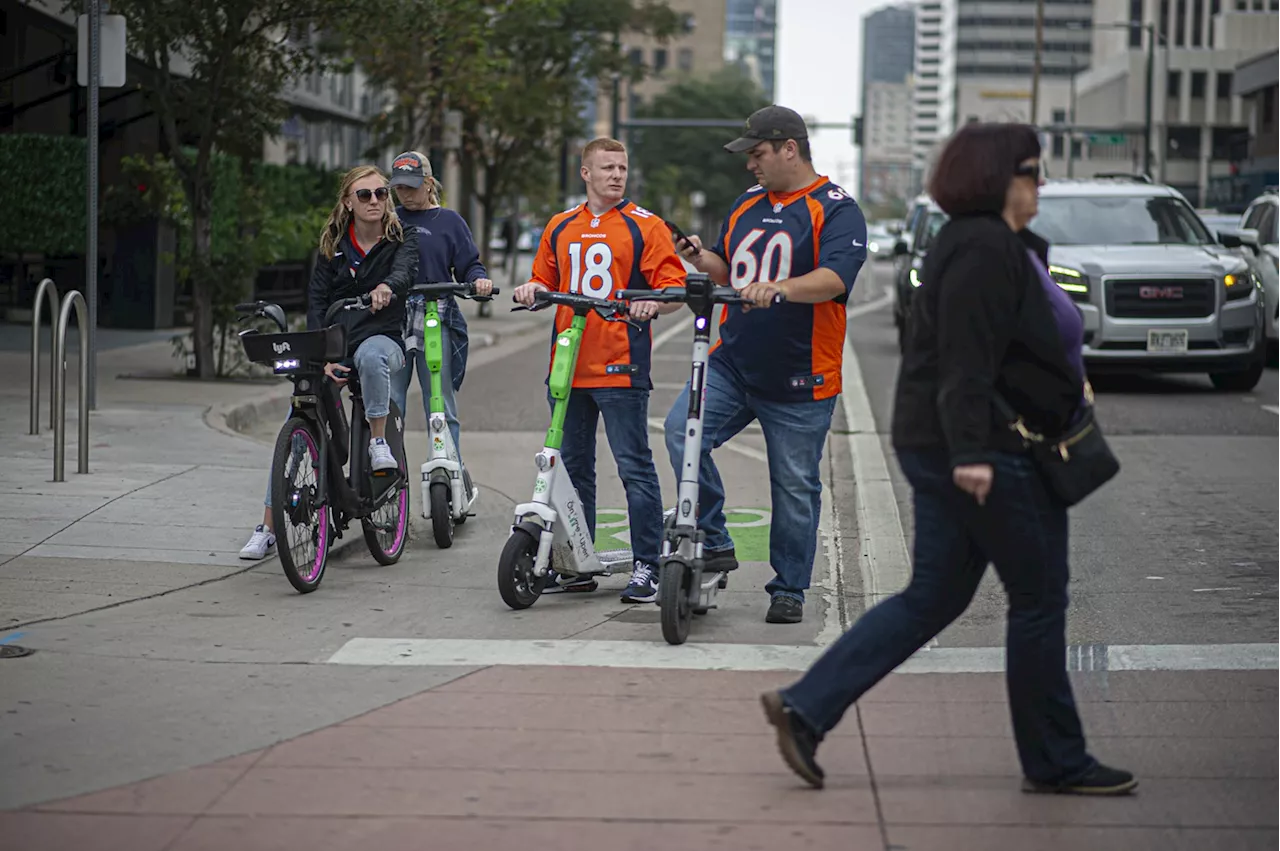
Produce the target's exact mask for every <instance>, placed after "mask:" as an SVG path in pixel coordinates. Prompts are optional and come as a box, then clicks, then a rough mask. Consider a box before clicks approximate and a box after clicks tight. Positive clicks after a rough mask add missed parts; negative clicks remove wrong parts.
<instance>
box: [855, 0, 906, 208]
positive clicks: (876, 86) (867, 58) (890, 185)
mask: <svg viewBox="0 0 1280 851" xmlns="http://www.w3.org/2000/svg"><path fill="white" fill-rule="evenodd" d="M915 32H916V31H915V13H914V11H912V8H911V7H910V6H905V5H904V6H889V7H886V8H884V9H880V10H878V11H875V12H872V13H871V14H870V15H867V16H866V17H864V18H863V19H862V160H861V170H860V174H859V181H858V199H859V201H861V202H862V203H864V204H868V205H883V204H886V203H888V202H890V201H891V200H893V199H899V200H903V201H905V200H906V199H908V198H909V197H910V195H911V192H912V172H911V121H912V100H911V75H912V72H913V70H914V67H915V66H914V62H915Z"/></svg>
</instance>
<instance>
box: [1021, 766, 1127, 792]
mask: <svg viewBox="0 0 1280 851" xmlns="http://www.w3.org/2000/svg"><path fill="white" fill-rule="evenodd" d="M1137 787H1138V779H1137V778H1136V777H1134V776H1133V775H1132V774H1130V773H1129V772H1127V771H1121V770H1120V769H1118V768H1107V767H1106V766H1105V765H1095V766H1094V767H1093V770H1092V771H1090V772H1089V773H1088V774H1086V775H1085V776H1084V777H1081V778H1080V779H1079V780H1073V781H1071V782H1070V783H1037V782H1036V781H1034V780H1028V779H1026V778H1023V780H1022V791H1023V792H1027V793H1029V794H1032V795H1128V794H1129V793H1130V792H1132V791H1133V790H1134V789H1136V788H1137Z"/></svg>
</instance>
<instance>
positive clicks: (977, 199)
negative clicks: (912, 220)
mask: <svg viewBox="0 0 1280 851" xmlns="http://www.w3.org/2000/svg"><path fill="white" fill-rule="evenodd" d="M1039 156H1040V138H1039V137H1038V136H1037V135H1036V131H1035V129H1034V128H1033V127H1031V125H1029V124H979V123H973V124H966V125H965V126H963V127H961V128H960V129H959V130H957V131H956V133H955V135H954V136H952V137H951V138H950V139H949V140H947V144H946V146H944V147H943V149H942V153H941V154H939V155H938V161H937V162H936V163H935V164H934V166H933V174H932V175H930V177H929V194H930V195H931V196H932V197H933V200H934V202H935V203H937V205H938V206H939V207H941V208H942V211H943V212H944V213H946V214H947V215H948V216H963V215H966V214H973V213H997V214H998V213H1000V212H1001V211H1003V210H1004V202H1005V195H1006V194H1007V193H1008V191H1009V183H1010V182H1012V180H1013V171H1014V169H1015V168H1017V166H1018V164H1019V163H1021V162H1022V161H1023V160H1028V159H1031V158H1032V157H1039Z"/></svg>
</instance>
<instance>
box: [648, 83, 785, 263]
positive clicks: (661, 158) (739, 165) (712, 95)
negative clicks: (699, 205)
mask: <svg viewBox="0 0 1280 851" xmlns="http://www.w3.org/2000/svg"><path fill="white" fill-rule="evenodd" d="M768 105H769V101H768V99H767V98H765V96H764V93H763V92H762V91H760V89H759V87H757V86H756V84H755V83H754V82H753V81H752V80H751V79H750V78H749V77H747V76H746V75H745V74H744V73H743V72H742V71H740V70H738V69H736V68H725V69H723V70H721V71H719V72H717V73H715V74H713V75H711V76H710V77H709V78H702V79H688V80H682V81H680V82H678V83H676V84H674V85H673V86H671V87H670V88H668V89H667V90H666V91H664V92H662V93H661V94H659V95H657V96H656V97H655V98H654V99H653V102H652V103H649V104H646V105H645V106H644V107H642V108H641V109H640V110H638V116H637V117H641V118H724V119H732V120H734V121H743V122H745V121H746V119H747V116H748V115H750V114H751V113H753V112H755V111H756V110H757V109H760V108H761V107H764V106H768ZM735 136H736V134H735V133H734V131H733V130H731V129H725V128H719V127H713V128H705V127H664V128H660V129H659V128H649V129H637V130H635V131H633V139H632V142H631V145H630V148H631V159H632V162H633V163H634V164H635V166H636V168H637V169H638V170H639V171H640V173H641V174H642V175H643V177H644V197H645V199H646V201H648V202H649V203H653V204H654V205H655V207H659V208H660V207H661V206H662V204H659V203H658V202H657V201H656V200H650V199H662V198H670V199H672V203H675V204H680V203H682V202H681V201H679V200H676V199H687V198H688V196H689V193H691V192H693V191H695V190H700V191H702V192H703V193H705V194H706V197H707V201H706V210H707V212H708V215H710V216H724V215H728V213H729V206H730V205H731V204H733V202H734V200H735V199H736V198H737V197H738V196H739V195H741V194H742V193H743V192H745V191H746V190H747V189H748V188H749V187H750V186H751V185H752V184H753V183H754V181H753V180H752V178H751V175H750V174H749V173H748V172H747V171H746V164H745V162H744V161H743V158H742V157H741V156H735V155H733V154H730V153H728V152H726V151H725V150H724V145H725V143H726V142H728V141H730V140H731V139H733V138H734V137H735ZM655 212H661V213H663V214H665V215H671V213H670V211H666V210H660V209H658V210H655ZM686 224H687V223H686ZM704 238H705V237H704Z"/></svg>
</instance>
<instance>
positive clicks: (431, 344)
mask: <svg viewBox="0 0 1280 851" xmlns="http://www.w3.org/2000/svg"><path fill="white" fill-rule="evenodd" d="M497 292H498V288H497V287H494V288H493V293H494V294H497ZM409 293H410V294H411V295H423V296H426V311H425V317H424V319H423V328H422V341H423V343H422V345H423V349H424V354H425V359H426V362H427V371H428V372H430V373H431V399H430V404H429V407H430V411H431V415H430V417H428V420H427V435H428V438H429V440H428V445H427V462H426V463H425V464H423V465H422V516H423V518H424V519H428V520H430V521H431V532H432V535H433V536H434V537H435V539H436V546H438V547H439V548H440V549H442V550H447V549H448V548H449V547H451V546H453V531H454V527H455V526H461V525H462V524H463V523H466V522H467V518H468V517H470V516H472V514H473V512H472V510H471V508H472V506H474V505H475V504H476V501H477V500H478V499H479V498H480V489H479V488H477V487H476V486H475V485H473V484H472V483H471V474H470V473H468V472H467V468H466V466H465V465H464V464H463V463H462V459H461V458H460V457H459V455H458V447H456V446H454V445H453V434H452V433H451V432H450V431H449V423H448V422H447V421H446V419H445V412H444V382H445V381H452V380H453V379H452V378H451V377H446V376H444V375H443V367H444V333H443V325H442V324H441V321H440V305H439V303H438V299H441V298H444V297H445V296H451V295H452V296H457V297H459V298H469V299H474V300H476V301H480V302H485V301H489V299H490V296H481V295H476V288H475V285H474V284H458V283H454V282H453V281H448V282H445V283H427V284H416V285H414V286H412V287H410V288H409Z"/></svg>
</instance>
